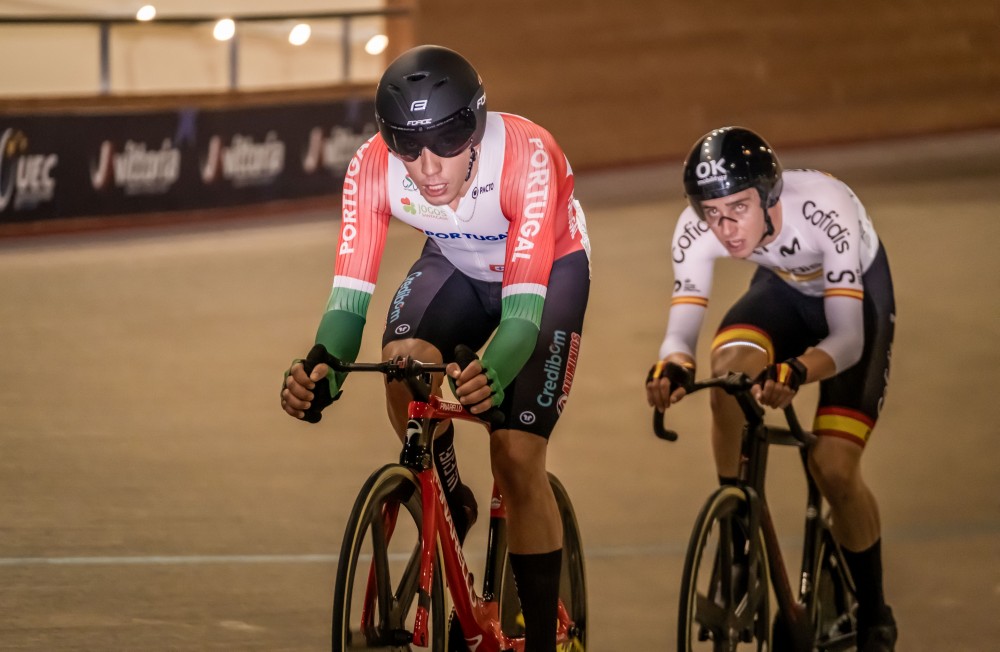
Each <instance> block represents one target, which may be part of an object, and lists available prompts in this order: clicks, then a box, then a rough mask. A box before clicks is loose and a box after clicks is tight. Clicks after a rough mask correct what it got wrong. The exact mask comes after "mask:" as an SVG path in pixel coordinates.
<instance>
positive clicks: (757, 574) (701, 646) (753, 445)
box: [653, 364, 857, 652]
mask: <svg viewBox="0 0 1000 652" xmlns="http://www.w3.org/2000/svg"><path fill="white" fill-rule="evenodd" d="M666 374H667V377H668V378H669V379H670V381H671V383H673V384H674V385H675V386H680V387H684V389H685V390H686V391H687V393H688V394H691V393H693V392H697V391H700V390H703V389H707V388H712V387H715V388H719V389H721V390H722V391H725V392H726V393H727V394H729V395H731V396H733V397H735V399H736V401H737V402H738V403H739V406H740V408H741V409H742V411H743V414H744V415H745V417H746V424H745V426H744V429H743V441H742V456H741V459H742V461H741V465H740V473H739V480H738V483H737V484H736V485H735V486H723V487H720V488H719V489H717V490H716V491H715V492H714V493H712V495H711V496H709V498H708V500H707V501H706V502H705V504H704V506H703V507H702V508H701V512H700V513H699V514H698V518H697V520H696V521H695V525H694V529H693V531H692V532H691V539H690V541H689V543H688V549H687V555H686V557H685V559H684V573H683V579H682V584H681V594H680V608H679V612H678V619H677V649H678V650H679V651H680V652H697V651H699V650H710V651H713V652H720V651H723V650H727V651H735V650H757V651H759V652H765V651H770V650H775V651H776V652H783V651H789V650H794V651H796V652H798V651H802V652H805V651H822V652H827V651H833V650H855V649H856V645H857V643H856V633H857V623H856V620H855V612H856V608H857V600H856V594H855V586H854V582H853V580H852V579H851V576H850V572H849V571H848V569H847V564H846V562H845V561H844V557H843V554H842V552H841V550H840V547H839V546H838V545H837V543H836V542H835V541H834V540H833V536H832V534H831V532H830V523H829V516H828V514H827V513H826V512H824V503H823V498H822V495H821V494H820V491H819V488H818V487H817V485H816V482H815V480H814V479H813V478H812V476H811V475H810V473H809V467H808V464H807V458H808V452H809V447H810V446H811V445H812V443H813V442H814V441H815V435H813V434H812V433H808V432H805V431H803V430H802V427H801V426H800V425H799V421H798V418H797V416H796V414H795V411H794V410H793V409H792V407H791V406H789V407H787V408H785V410H784V413H785V418H786V421H787V423H788V428H781V427H774V426H769V425H766V424H765V423H764V409H763V408H762V407H761V406H760V404H758V403H757V401H756V400H755V399H754V398H753V396H752V395H751V394H750V388H751V387H752V386H753V381H752V380H751V379H750V378H749V377H748V376H747V375H745V374H741V373H730V374H729V375H727V376H723V377H718V378H710V379H707V380H701V381H694V380H692V378H691V376H690V373H689V372H688V371H687V370H686V369H684V368H683V367H680V366H678V365H673V364H668V365H667V369H666ZM663 416H664V415H663V413H662V412H654V415H653V429H654V431H655V432H656V435H657V436H658V437H660V438H661V439H665V440H668V441H673V440H676V439H677V434H676V433H675V432H673V431H671V430H667V429H666V428H665V426H664V424H663ZM772 445H781V446H796V447H798V448H799V451H800V454H801V458H802V467H803V469H804V471H805V475H806V481H807V487H808V489H807V499H806V509H805V528H804V537H803V549H802V568H801V571H800V574H799V586H798V595H797V596H796V595H795V593H794V592H793V590H792V586H791V583H790V582H789V578H788V571H787V570H786V567H785V563H784V560H783V558H782V555H781V549H780V547H779V545H778V537H777V534H776V532H775V528H774V523H773V521H772V519H771V514H770V511H769V509H768V505H767V498H766V495H765V493H764V481H765V476H766V474H767V455H768V449H769V447H770V446H772ZM772 592H773V594H774V597H775V602H776V607H777V608H776V612H777V615H776V617H775V618H774V620H773V621H772V620H771V611H770V610H771V594H772Z"/></svg>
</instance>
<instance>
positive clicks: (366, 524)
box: [332, 464, 445, 652]
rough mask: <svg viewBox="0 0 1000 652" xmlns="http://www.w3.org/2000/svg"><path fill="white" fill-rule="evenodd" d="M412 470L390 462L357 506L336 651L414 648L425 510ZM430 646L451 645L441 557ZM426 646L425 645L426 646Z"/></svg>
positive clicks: (338, 597)
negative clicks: (446, 628)
mask: <svg viewBox="0 0 1000 652" xmlns="http://www.w3.org/2000/svg"><path fill="white" fill-rule="evenodd" d="M420 496H421V494H420V483H419V481H418V480H417V477H416V476H415V475H414V474H413V472H412V471H410V470H409V469H407V468H406V467H403V466H399V465H397V464H390V465H387V466H385V467H383V468H381V469H380V470H378V471H376V472H375V473H373V474H372V475H371V477H369V478H368V481H367V482H366V483H365V485H364V487H362V489H361V492H360V493H359V494H358V498H357V500H356V501H355V503H354V508H353V509H352V510H351V516H350V518H349V519H348V521H347V528H346V530H345V532H344V541H343V544H342V545H341V548H340V561H339V563H338V565H337V579H336V581H335V584H334V591H333V626H332V633H333V641H332V643H333V652H342V651H347V650H372V649H376V650H392V651H393V652H400V651H404V650H412V649H415V648H414V646H416V645H417V643H418V642H415V641H414V640H413V621H414V618H415V615H416V612H417V602H418V599H419V594H420V591H419V580H420V577H419V576H420V550H421V543H422V541H421V530H420V525H421V521H422V519H423V508H422V506H421V501H420ZM436 562H437V563H435V564H434V585H433V590H432V591H431V593H432V595H431V598H430V600H429V603H427V606H428V608H429V609H430V614H429V618H428V621H429V628H428V629H429V631H428V640H427V642H426V644H425V645H426V647H428V648H429V649H431V650H433V651H435V652H443V651H444V649H445V647H444V645H445V622H444V621H445V609H444V591H445V587H444V584H443V583H442V581H441V564H440V559H437V560H436ZM421 648H423V646H421Z"/></svg>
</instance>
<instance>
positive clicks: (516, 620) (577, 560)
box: [497, 473, 587, 652]
mask: <svg viewBox="0 0 1000 652" xmlns="http://www.w3.org/2000/svg"><path fill="white" fill-rule="evenodd" d="M549 484H550V485H551V487H552V493H553V494H555V497H556V505H557V506H558V508H559V516H560V517H561V518H562V529H563V548H562V572H561V573H560V576H559V601H560V603H561V606H562V608H563V609H565V612H566V615H567V616H568V618H569V621H570V623H571V624H570V627H569V629H568V631H567V632H566V636H565V639H564V640H561V641H560V643H559V645H558V646H557V647H558V650H559V652H582V651H583V650H585V649H586V645H587V583H586V572H585V568H584V559H583V544H582V542H581V540H580V529H579V526H578V525H577V522H576V513H575V512H574V511H573V504H572V503H571V502H570V499H569V494H568V493H567V492H566V489H565V488H564V487H563V485H562V483H561V482H559V480H558V478H556V477H555V476H554V475H552V474H551V473H550V474H549ZM497 600H498V601H499V603H500V628H501V629H502V630H503V633H504V634H505V635H507V636H509V637H523V636H524V620H523V618H522V616H521V602H520V600H518V597H517V587H516V586H515V584H514V574H513V573H512V572H511V569H510V563H509V562H508V561H507V559H506V555H505V556H504V571H503V581H502V582H501V583H500V591H499V593H498V596H497Z"/></svg>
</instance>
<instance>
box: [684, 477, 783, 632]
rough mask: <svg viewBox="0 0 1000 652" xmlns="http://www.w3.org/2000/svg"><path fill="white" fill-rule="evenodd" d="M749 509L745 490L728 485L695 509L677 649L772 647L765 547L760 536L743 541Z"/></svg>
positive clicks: (757, 534) (685, 561) (746, 530)
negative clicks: (754, 542)
mask: <svg viewBox="0 0 1000 652" xmlns="http://www.w3.org/2000/svg"><path fill="white" fill-rule="evenodd" d="M748 513H749V510H748V503H747V499H746V495H745V494H744V493H743V491H742V490H740V489H739V488H737V487H730V486H726V487H721V488H720V489H718V490H717V491H716V492H715V493H714V494H712V496H711V497H710V498H709V499H708V502H706V503H705V505H704V507H702V510H701V513H700V514H698V518H697V520H696V521H695V525H694V530H693V531H692V532H691V539H690V541H689V543H688V550H687V555H686V557H685V559H684V574H683V578H682V581H681V595H680V608H679V613H678V619H677V640H678V646H677V649H678V650H679V651H680V652H696V651H712V652H721V651H723V650H725V651H734V650H746V651H750V650H758V651H760V652H765V651H767V650H770V649H771V624H770V584H769V583H768V572H769V571H768V559H767V552H766V551H765V549H764V542H763V539H762V538H761V539H760V540H759V541H758V545H755V546H746V545H744V544H745V543H746V542H747V541H748V540H749V537H750V533H749V532H748V530H749V527H748V520H747V519H748ZM754 536H758V537H759V536H760V534H759V531H758V532H757V533H755V535H754ZM734 540H735V541H737V542H739V543H737V544H734ZM746 548H750V549H751V550H752V551H753V553H752V554H753V558H752V559H750V558H748V554H747V550H746Z"/></svg>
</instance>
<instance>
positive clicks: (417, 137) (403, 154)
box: [386, 108, 476, 163]
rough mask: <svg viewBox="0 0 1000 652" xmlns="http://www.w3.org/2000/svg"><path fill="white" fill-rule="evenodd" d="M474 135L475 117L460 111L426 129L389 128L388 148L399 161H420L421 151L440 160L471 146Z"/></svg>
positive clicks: (465, 111) (468, 112)
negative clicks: (427, 150) (431, 154)
mask: <svg viewBox="0 0 1000 652" xmlns="http://www.w3.org/2000/svg"><path fill="white" fill-rule="evenodd" d="M475 133H476V115H475V113H473V112H472V109H469V108H465V109H461V110H459V111H458V112H456V113H453V114H452V115H450V116H448V117H447V118H445V119H444V120H442V121H441V122H439V123H438V124H436V125H434V126H433V127H431V128H429V129H423V130H421V131H417V130H416V129H415V128H405V127H396V126H391V127H390V128H389V135H390V138H389V141H388V142H386V145H388V147H389V149H391V150H392V151H393V152H395V153H396V155H397V156H399V158H401V159H403V160H404V161H407V162H410V163H412V162H413V161H416V160H417V159H418V158H420V152H422V151H423V150H424V148H426V149H429V150H430V151H431V152H433V153H434V154H436V155H438V156H440V157H442V158H452V157H454V156H458V155H459V154H461V153H462V152H464V151H465V150H466V149H468V148H469V146H470V145H472V138H473V136H474V135H475Z"/></svg>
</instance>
